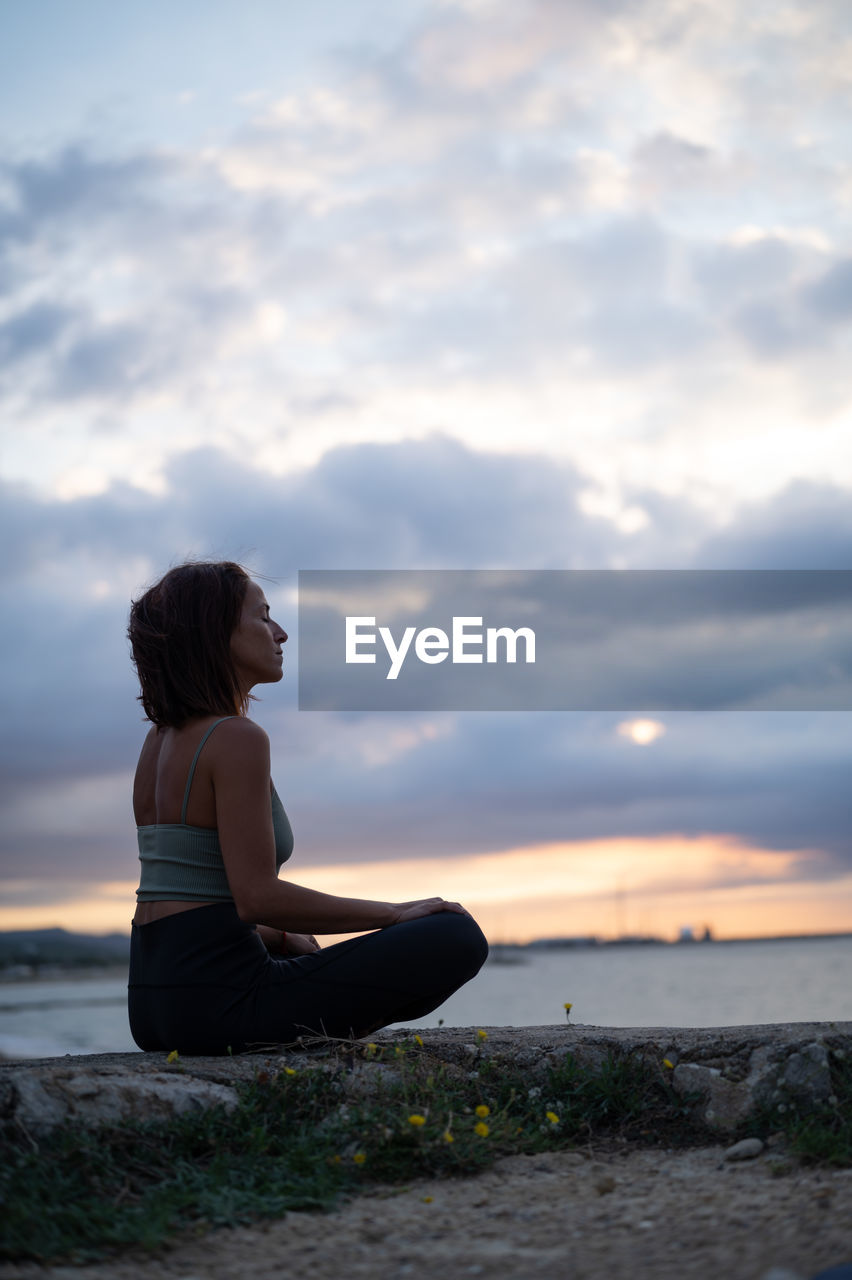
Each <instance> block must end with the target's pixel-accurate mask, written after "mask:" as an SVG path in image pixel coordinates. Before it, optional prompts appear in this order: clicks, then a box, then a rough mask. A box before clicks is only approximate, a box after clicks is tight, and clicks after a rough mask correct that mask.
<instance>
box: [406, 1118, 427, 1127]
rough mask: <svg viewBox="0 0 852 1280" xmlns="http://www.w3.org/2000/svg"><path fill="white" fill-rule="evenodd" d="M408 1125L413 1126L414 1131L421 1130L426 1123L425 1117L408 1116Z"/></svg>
mask: <svg viewBox="0 0 852 1280" xmlns="http://www.w3.org/2000/svg"><path fill="white" fill-rule="evenodd" d="M408 1123H409V1124H413V1125H414V1127H415V1129H421V1128H422V1127H423V1125H424V1124H425V1123H426V1117H425V1116H409V1117H408Z"/></svg>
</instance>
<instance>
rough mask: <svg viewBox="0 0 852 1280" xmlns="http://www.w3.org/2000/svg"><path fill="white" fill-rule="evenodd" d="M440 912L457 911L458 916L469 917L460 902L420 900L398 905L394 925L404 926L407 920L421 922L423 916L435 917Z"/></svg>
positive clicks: (434, 899) (441, 899)
mask: <svg viewBox="0 0 852 1280" xmlns="http://www.w3.org/2000/svg"><path fill="white" fill-rule="evenodd" d="M439 911H455V912H456V914H457V915H463V916H469V915H470V912H469V911H466V910H465V908H464V907H463V906H462V905H461V903H460V902H447V901H446V899H445V898H418V899H416V900H415V901H414V902H398V903H396V918H395V919H394V920H392V921H391V923H392V924H404V923H405V921H406V920H419V919H420V918H421V916H434V915H436V914H437V913H438V912H439Z"/></svg>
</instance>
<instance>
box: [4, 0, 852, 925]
mask: <svg viewBox="0 0 852 1280" xmlns="http://www.w3.org/2000/svg"><path fill="white" fill-rule="evenodd" d="M850 68H852V14H850V11H849V7H848V5H847V4H845V3H843V2H842V0H808V2H807V3H805V0H790V3H784V2H781V0H773V2H771V3H759V2H758V3H754V2H752V3H749V4H746V3H745V2H744V0H712V3H711V2H710V0H707V2H706V3H705V2H704V0H356V2H355V3H351V2H349V0H314V3H313V4H312V5H311V6H304V5H302V4H299V5H297V4H295V3H289V2H287V0H285V2H282V0H243V2H242V3H241V4H239V5H236V4H231V3H225V2H224V0H219V2H217V3H210V2H209V0H206V2H204V3H202V0H184V2H182V3H181V4H180V5H178V6H174V5H167V4H166V3H165V0H146V3H145V4H144V5H143V4H141V3H138V2H137V0H128V2H127V3H125V4H122V5H120V6H116V5H114V4H111V3H109V2H108V0H79V3H76V4H75V5H73V6H69V5H66V4H64V3H63V2H62V0H41V3H40V4H39V5H37V6H35V5H27V4H24V3H17V4H16V3H7V4H5V5H3V6H2V10H0V401H2V405H0V413H2V421H3V426H4V431H3V454H2V485H3V502H2V507H0V522H2V524H0V528H2V536H3V546H4V552H5V554H4V556H3V569H2V587H1V588H0V589H2V596H3V599H2V606H3V633H2V640H0V644H2V650H0V656H2V662H3V677H4V691H3V718H2V724H3V748H2V749H3V762H2V763H3V804H4V818H3V823H2V831H0V859H2V861H0V881H2V884H0V899H2V902H3V906H2V908H0V927H4V928H15V927H31V926H37V925H53V924H64V925H66V927H70V928H79V929H83V928H85V929H92V930H107V929H111V928H120V929H126V928H127V925H128V921H129V918H130V914H131V912H132V894H133V888H134V887H135V877H136V848H135V833H134V831H133V827H132V816H131V812H130V803H129V789H130V782H131V777H132V772H133V768H134V765H135V757H136V753H137V750H138V746H139V744H140V741H141V738H142V736H143V735H144V731H145V730H144V725H143V724H142V722H141V719H140V712H139V709H138V706H137V704H135V703H134V697H135V692H136V690H135V687H134V681H133V676H132V671H131V669H130V665H129V662H128V654H127V645H126V641H125V638H124V629H125V625H126V616H127V608H128V602H129V599H130V597H131V595H133V594H136V593H139V592H140V591H141V590H142V589H143V588H144V587H145V586H146V585H148V584H149V583H150V582H151V581H152V580H153V579H155V578H156V577H157V576H158V575H159V574H160V573H161V572H162V571H163V570H164V569H166V568H167V567H168V566H169V565H170V564H172V563H175V562H177V561H179V560H181V559H183V558H185V557H187V556H214V557H221V558H225V557H227V558H236V559H240V560H243V561H244V562H245V563H247V564H248V565H249V566H250V567H251V568H252V569H253V570H255V571H257V572H258V573H262V574H265V575H267V576H268V578H269V579H271V581H268V582H266V583H265V585H266V589H267V592H268V594H269V597H270V600H271V601H272V603H273V605H274V609H275V611H276V613H277V616H278V617H279V619H280V621H281V622H282V623H283V624H284V625H285V626H286V627H288V629H289V628H292V629H293V630H294V631H295V626H294V625H293V624H294V623H295V617H296V573H297V571H298V570H299V569H323V568H329V569H330V568H336V569H364V568H393V569H416V568H430V569H436V568H438V569H439V568H498V569H499V568H504V569H505V568H517V569H743V568H760V569H849V568H852V504H850V491H852V437H850V428H852V411H850V397H852V360H850V358H849V351H850V339H851V338H852V243H850V225H852V220H850V210H851V209H852V167H850V148H851V147H852V134H850V130H849V127H848V124H849V118H850V117H849V111H850V106H852V103H850V98H852V70H850ZM287 656H288V662H287V678H286V680H285V682H284V684H282V685H280V686H277V687H275V688H274V689H269V690H266V691H263V692H262V699H261V701H260V702H259V703H258V704H257V706H256V709H255V713H254V714H255V715H256V717H257V719H258V720H259V721H260V722H261V723H262V724H263V725H264V727H265V728H266V729H267V730H268V731H269V733H270V736H271V738H272V745H273V759H274V776H275V779H276V784H277V786H278V790H279V792H280V793H281V795H282V797H283V798H284V800H285V804H286V806H287V808H288V812H289V813H290V816H291V820H292V823H293V827H294V830H295V834H296V861H295V862H294V863H293V864H291V867H292V871H291V872H290V874H292V876H293V878H294V879H300V880H301V881H302V882H304V883H309V884H314V885H316V886H317V887H320V888H324V889H330V890H331V891H339V892H341V893H356V894H363V895H364V896H369V897H377V896H386V897H413V896H419V895H421V894H431V893H441V894H443V895H444V896H447V897H462V898H463V900H464V901H465V902H466V903H468V904H469V905H470V906H471V907H473V908H474V909H475V910H476V911H477V913H478V914H479V916H480V917H481V919H482V921H483V923H484V925H485V927H486V931H487V932H489V933H490V935H491V936H492V938H526V937H529V936H533V935H536V934H543V933H545V934H552V933H560V934H564V933H569V934H570V933H588V932H592V931H596V932H599V933H601V934H604V935H605V934H612V933H615V932H624V931H630V932H637V931H643V932H658V933H661V934H663V935H665V936H674V935H675V934H676V933H677V930H678V928H679V927H680V926H681V925H683V924H692V925H697V926H701V925H704V924H710V925H711V926H712V927H713V928H714V929H715V930H716V932H717V933H718V934H720V935H726V934H727V935H732V934H742V933H757V934H760V933H774V932H803V931H830V930H835V929H852V847H851V846H850V818H852V806H850V802H849V799H848V793H849V772H850V764H851V763H852V746H850V740H852V739H850V727H852V726H850V713H849V712H846V711H839V710H838V711H812V712H804V711H797V712H794V711H790V712H787V711H776V712H747V711H742V712H740V711H730V712H672V713H666V714H663V715H660V716H657V717H655V718H652V719H651V720H650V721H649V722H648V723H647V724H645V725H642V724H637V723H636V720H635V717H634V718H631V717H630V716H629V715H628V714H623V715H622V714H619V713H617V712H582V713H556V712H553V713H547V712H537V713H528V714H525V713H519V712H513V713H497V712H490V713H488V712H481V713H450V712H441V713H428V712H423V713H393V714H378V713H372V714H370V713H363V714H361V713H349V714H335V713H332V712H299V711H297V710H296V699H295V688H296V661H297V656H298V637H297V636H295V635H294V636H293V638H292V640H291V642H290V644H289V645H288V649H287ZM848 663H849V654H848V652H847V654H846V664H847V665H846V668H845V669H846V671H847V672H848Z"/></svg>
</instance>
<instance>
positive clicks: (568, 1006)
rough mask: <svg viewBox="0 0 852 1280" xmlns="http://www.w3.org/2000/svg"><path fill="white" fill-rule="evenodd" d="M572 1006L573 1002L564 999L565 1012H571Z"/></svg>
mask: <svg viewBox="0 0 852 1280" xmlns="http://www.w3.org/2000/svg"><path fill="white" fill-rule="evenodd" d="M573 1008H574V1006H573V1004H572V1003H571V1001H570V1000H566V1001H565V1012H566V1013H570V1012H571V1010H572V1009H573Z"/></svg>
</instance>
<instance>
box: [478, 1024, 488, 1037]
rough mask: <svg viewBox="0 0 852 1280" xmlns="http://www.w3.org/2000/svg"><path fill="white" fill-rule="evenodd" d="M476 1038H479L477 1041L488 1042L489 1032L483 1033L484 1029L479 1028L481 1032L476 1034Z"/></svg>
mask: <svg viewBox="0 0 852 1280" xmlns="http://www.w3.org/2000/svg"><path fill="white" fill-rule="evenodd" d="M476 1038H477V1040H487V1039H488V1032H487V1031H483V1030H482V1027H480V1028H479V1030H478V1031H477V1033H476Z"/></svg>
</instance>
